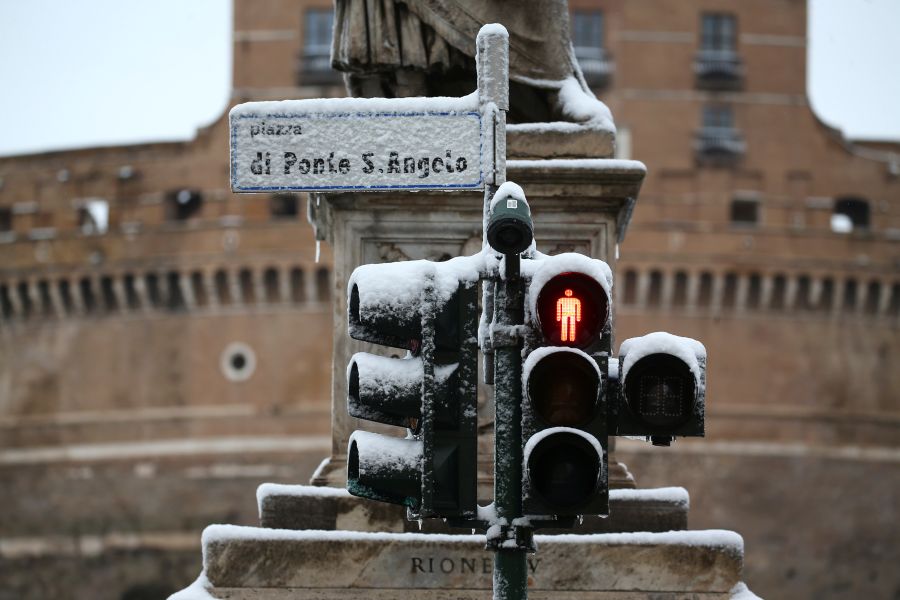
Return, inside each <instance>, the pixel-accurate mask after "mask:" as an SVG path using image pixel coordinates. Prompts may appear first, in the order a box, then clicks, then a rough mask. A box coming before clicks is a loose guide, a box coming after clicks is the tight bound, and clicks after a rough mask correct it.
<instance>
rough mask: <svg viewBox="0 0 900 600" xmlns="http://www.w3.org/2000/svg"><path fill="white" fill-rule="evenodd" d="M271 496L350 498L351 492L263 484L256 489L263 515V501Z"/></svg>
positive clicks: (315, 487) (308, 486)
mask: <svg viewBox="0 0 900 600" xmlns="http://www.w3.org/2000/svg"><path fill="white" fill-rule="evenodd" d="M269 496H295V497H304V498H309V497H310V496H315V497H318V498H350V492H348V491H347V490H345V489H344V488H335V487H325V486H318V485H286V484H283V483H263V484H260V486H259V487H258V488H256V505H257V507H258V508H259V512H260V514H262V505H263V500H265V499H266V498H268V497H269Z"/></svg>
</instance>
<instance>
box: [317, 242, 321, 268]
mask: <svg viewBox="0 0 900 600" xmlns="http://www.w3.org/2000/svg"><path fill="white" fill-rule="evenodd" d="M321 253H322V242H320V241H319V240H316V264H319V256H320V255H321Z"/></svg>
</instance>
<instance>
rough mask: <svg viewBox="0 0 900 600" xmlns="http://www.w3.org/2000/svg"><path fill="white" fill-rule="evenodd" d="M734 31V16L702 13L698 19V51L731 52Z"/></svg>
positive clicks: (735, 25)
mask: <svg viewBox="0 0 900 600" xmlns="http://www.w3.org/2000/svg"><path fill="white" fill-rule="evenodd" d="M736 31H737V24H736V19H735V18H734V15H729V14H724V13H703V15H701V17H700V49H701V50H707V51H709V50H713V51H719V52H727V51H732V52H733V51H734V49H735V43H734V41H735V33H736Z"/></svg>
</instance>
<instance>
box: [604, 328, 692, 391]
mask: <svg viewBox="0 0 900 600" xmlns="http://www.w3.org/2000/svg"><path fill="white" fill-rule="evenodd" d="M651 354H671V355H673V356H675V357H677V358H679V359H681V360H682V361H684V363H685V364H686V365H687V366H688V368H690V370H691V373H693V374H694V380H695V381H696V382H697V384H698V385H699V384H700V381H701V377H700V361H701V360H702V361H703V362H704V363H705V362H706V347H705V346H704V345H703V344H701V343H700V342H698V341H697V340H695V339H693V338H687V337H681V336H678V335H672V334H671V333H667V332H665V331H655V332H653V333H648V334H647V335H644V336H641V337H636V338H629V339H627V340H625V341H624V342H622V344H621V345H620V346H619V360H620V364H621V371H622V374H621V378H620V380H621V381H624V380H625V378H626V377H627V376H628V370H629V369H631V367H632V366H633V365H634V364H635V363H637V361H639V360H640V359H642V358H644V357H645V356H650V355H651Z"/></svg>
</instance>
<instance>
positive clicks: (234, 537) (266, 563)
mask: <svg viewBox="0 0 900 600" xmlns="http://www.w3.org/2000/svg"><path fill="white" fill-rule="evenodd" d="M536 542H537V545H538V548H539V550H538V553H537V554H535V555H533V556H529V557H528V559H527V566H528V586H529V597H530V598H533V599H535V600H536V599H543V598H554V599H557V598H562V599H566V600H576V599H579V600H580V599H587V598H608V599H613V598H615V599H618V600H626V599H629V600H636V599H638V598H640V599H649V598H653V599H655V600H663V599H665V600H675V599H684V600H687V599H694V600H699V599H704V600H705V599H709V600H711V599H714V598H715V599H726V598H734V597H736V596H738V595H740V594H746V593H747V592H746V587H744V586H743V584H741V583H740V581H741V570H742V566H743V540H742V539H741V537H740V536H739V535H737V534H735V533H732V532H730V531H718V530H716V531H682V532H668V533H635V534H611V535H610V534H605V535H604V534H601V535H587V536H565V537H556V536H537V539H536ZM484 545H485V538H484V536H482V535H454V536H435V535H424V534H411V533H405V534H392V533H360V532H347V531H284V530H271V529H261V528H254V527H235V526H229V525H212V526H210V527H208V528H207V529H206V531H204V533H203V556H204V574H203V575H201V578H200V579H199V580H198V582H197V583H196V584H195V585H194V586H192V587H191V588H188V589H187V590H184V591H183V592H180V593H178V594H175V595H174V596H173V597H172V600H196V599H197V598H204V597H205V598H209V597H210V596H211V597H212V598H217V599H226V598H227V599H229V600H249V599H251V598H252V599H254V600H261V599H262V600H265V599H268V600H275V599H279V600H281V599H284V600H286V599H288V598H290V599H292V600H297V599H319V600H324V599H338V598H376V599H387V598H391V599H395V598H415V599H417V600H418V599H421V598H426V599H432V600H438V599H441V600H446V599H451V598H452V599H454V600H470V599H471V600H474V599H479V600H480V599H485V600H486V599H488V598H490V597H491V573H492V563H493V556H492V553H491V552H488V551H485V549H484ZM202 594H208V595H206V596H204V595H202ZM743 597H744V598H748V597H755V596H746V595H745V596H743Z"/></svg>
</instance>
